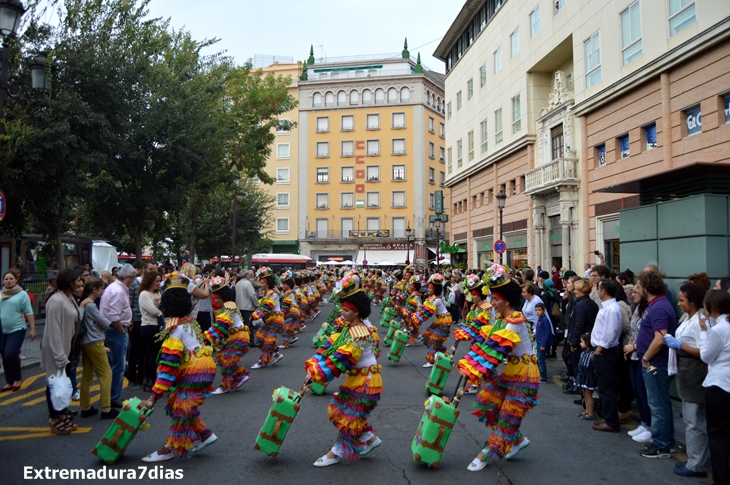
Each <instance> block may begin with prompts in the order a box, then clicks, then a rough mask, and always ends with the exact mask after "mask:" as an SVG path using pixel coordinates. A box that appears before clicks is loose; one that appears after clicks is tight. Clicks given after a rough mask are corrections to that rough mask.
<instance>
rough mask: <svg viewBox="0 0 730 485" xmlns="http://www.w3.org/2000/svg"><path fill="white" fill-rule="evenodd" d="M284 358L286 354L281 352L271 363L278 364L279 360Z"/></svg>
mask: <svg viewBox="0 0 730 485" xmlns="http://www.w3.org/2000/svg"><path fill="white" fill-rule="evenodd" d="M283 358H284V354H282V353H281V352H279V353H278V354H276V356H274V360H272V361H271V365H274V364H276V363H277V362H279V361H280V360H281V359H283Z"/></svg>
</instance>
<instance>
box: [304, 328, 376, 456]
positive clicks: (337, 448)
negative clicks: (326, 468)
mask: <svg viewBox="0 0 730 485" xmlns="http://www.w3.org/2000/svg"><path fill="white" fill-rule="evenodd" d="M357 327H359V328H358V331H356V332H355V335H356V336H355V337H353V336H352V335H351V333H353V332H352V329H350V328H349V327H345V328H344V329H343V330H342V332H340V333H335V334H332V335H331V336H330V338H329V340H328V341H327V343H326V344H325V345H324V346H323V347H322V348H320V349H319V350H317V353H316V354H315V355H314V357H312V358H310V359H308V360H307V361H306V362H305V363H304V368H305V369H306V370H307V372H308V373H309V374H310V375H311V376H312V379H313V381H314V382H316V383H318V384H322V385H326V384H327V383H328V382H329V381H331V380H333V379H334V378H335V377H339V376H340V375H341V374H343V373H344V374H347V378H346V379H345V382H343V383H342V385H341V386H340V389H339V392H338V393H337V394H336V395H335V396H334V397H333V398H332V401H331V402H330V404H329V406H328V408H327V413H328V414H329V420H330V421H331V422H332V424H334V425H335V427H336V428H337V430H338V432H339V433H338V437H337V442H336V443H335V445H334V446H333V447H332V453H334V454H335V455H337V456H338V457H341V458H347V459H352V460H357V459H359V458H360V451H361V450H362V449H363V448H364V447H365V446H366V443H367V441H368V440H370V439H371V438H373V437H374V436H375V433H374V430H373V427H372V426H371V425H370V424H369V423H368V416H369V415H370V413H371V412H372V410H373V409H374V408H375V406H376V405H377V403H378V400H379V399H380V394H381V393H382V392H383V379H382V377H381V375H380V365H378V362H377V357H378V355H380V351H379V349H378V344H379V341H380V339H379V337H378V333H377V331H376V330H375V329H374V328H373V326H372V325H371V324H370V322H368V321H367V320H365V321H364V322H363V323H362V324H358V325H357Z"/></svg>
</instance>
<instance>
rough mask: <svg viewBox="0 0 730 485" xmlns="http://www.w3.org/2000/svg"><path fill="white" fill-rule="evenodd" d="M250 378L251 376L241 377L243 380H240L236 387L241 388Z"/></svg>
mask: <svg viewBox="0 0 730 485" xmlns="http://www.w3.org/2000/svg"><path fill="white" fill-rule="evenodd" d="M249 379H251V376H243V377H241V380H240V381H238V383H237V384H236V385H235V387H234V389H240V388H241V386H243V385H244V384H245V383H247V382H248V380H249Z"/></svg>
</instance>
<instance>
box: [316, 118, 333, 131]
mask: <svg viewBox="0 0 730 485" xmlns="http://www.w3.org/2000/svg"><path fill="white" fill-rule="evenodd" d="M328 131H330V119H329V116H320V117H318V118H317V133H326V132H328Z"/></svg>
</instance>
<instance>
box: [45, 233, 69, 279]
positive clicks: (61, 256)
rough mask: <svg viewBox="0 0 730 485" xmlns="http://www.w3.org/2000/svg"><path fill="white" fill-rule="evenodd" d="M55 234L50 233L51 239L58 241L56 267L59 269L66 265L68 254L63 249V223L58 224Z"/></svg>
mask: <svg viewBox="0 0 730 485" xmlns="http://www.w3.org/2000/svg"><path fill="white" fill-rule="evenodd" d="M53 232H54V234H49V239H50V240H51V241H56V267H57V268H58V270H59V271H61V270H62V269H64V268H65V267H66V255H65V253H64V250H63V241H61V225H60V224H59V225H57V226H55V227H54V229H53Z"/></svg>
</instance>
